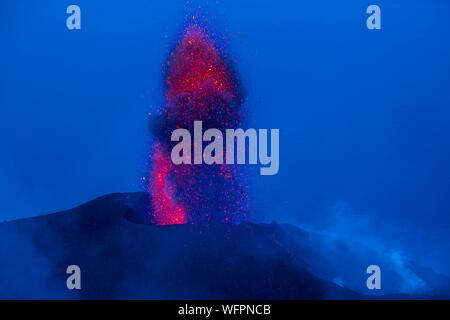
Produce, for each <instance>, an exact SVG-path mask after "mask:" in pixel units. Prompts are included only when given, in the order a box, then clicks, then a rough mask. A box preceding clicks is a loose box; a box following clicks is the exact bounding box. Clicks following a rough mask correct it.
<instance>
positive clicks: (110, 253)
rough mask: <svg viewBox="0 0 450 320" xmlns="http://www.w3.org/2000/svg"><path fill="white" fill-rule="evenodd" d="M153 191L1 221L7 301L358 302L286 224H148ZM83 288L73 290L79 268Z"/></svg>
mask: <svg viewBox="0 0 450 320" xmlns="http://www.w3.org/2000/svg"><path fill="white" fill-rule="evenodd" d="M147 199H148V195H147V194H146V193H118V194H110V195H106V196H103V197H100V198H97V199H95V200H93V201H90V202H88V203H86V204H83V205H81V206H79V207H76V208H74V209H71V210H67V211H63V212H58V213H53V214H49V215H44V216H39V217H33V218H26V219H22V220H16V221H10V222H4V223H1V224H0V260H1V261H2V264H3V265H2V272H1V273H0V297H1V298H14V299H15V298H19V299H22V298H31V299H45V298H52V299H130V298H139V299H326V298H344V299H347V298H358V297H359V295H358V294H357V293H355V292H353V291H351V290H347V289H345V288H342V287H340V286H338V285H336V284H334V283H331V282H328V281H325V280H321V279H320V278H318V277H316V276H314V275H313V274H312V273H311V272H310V271H308V269H307V265H306V264H305V262H304V261H302V259H301V253H300V252H299V251H298V250H299V248H296V246H295V245H293V243H292V241H293V239H294V238H295V239H298V240H300V239H305V238H306V237H307V234H306V233H305V232H303V231H302V230H301V229H298V228H296V227H293V226H290V225H280V224H252V223H242V224H225V223H217V224H203V225H200V224H199V225H194V224H183V225H170V226H161V225H153V224H149V223H148V219H146V206H147V205H146V201H147ZM74 264H75V265H78V266H79V267H80V268H81V283H82V284H81V290H68V289H67V288H66V279H67V277H68V275H67V274H66V269H67V267H68V266H69V265H74Z"/></svg>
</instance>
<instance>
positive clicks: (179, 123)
mask: <svg viewBox="0 0 450 320" xmlns="http://www.w3.org/2000/svg"><path fill="white" fill-rule="evenodd" d="M165 82H166V83H165V84H166V93H165V100H166V102H165V107H164V108H162V109H161V110H159V113H158V115H157V117H156V119H153V121H152V122H151V130H152V132H153V134H154V136H155V138H156V143H155V145H154V146H153V152H152V166H151V169H150V183H149V185H148V191H149V194H150V197H151V201H150V202H151V208H150V217H151V220H152V222H153V223H155V224H159V225H170V224H183V223H210V222H239V221H241V220H242V219H244V218H245V209H244V208H245V203H246V201H245V200H246V195H245V192H244V188H243V185H242V177H241V173H240V172H239V170H238V168H237V166H234V165H226V164H223V165H222V164H213V165H206V164H195V165H194V164H181V165H174V164H173V163H172V161H171V158H170V152H171V150H172V147H173V146H174V144H175V143H173V142H171V140H170V137H171V133H172V132H173V130H175V129H177V128H185V129H187V130H189V131H190V133H191V136H192V137H193V136H194V135H193V127H194V121H198V120H201V121H202V124H203V131H205V130H207V129H208V128H217V129H219V130H221V131H222V132H224V130H225V129H226V128H238V127H239V125H240V123H241V115H242V110H241V109H242V103H243V99H242V96H241V94H240V90H239V85H238V81H237V78H236V76H235V74H234V73H233V72H232V70H231V68H230V67H229V65H228V64H227V63H226V61H225V60H224V58H223V56H222V55H221V53H220V51H219V49H218V48H217V47H216V45H215V43H214V41H213V39H212V38H211V37H210V36H209V35H208V34H207V32H206V30H205V29H204V28H202V27H200V26H198V25H196V24H194V25H190V26H188V27H187V28H186V29H185V30H184V32H183V34H182V37H181V39H180V40H179V42H178V43H177V45H176V47H175V49H174V51H173V52H172V53H171V55H170V57H169V59H168V61H167V65H166V74H165ZM192 154H194V153H193V152H192Z"/></svg>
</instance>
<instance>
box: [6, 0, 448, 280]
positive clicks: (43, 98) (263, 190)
mask: <svg viewBox="0 0 450 320" xmlns="http://www.w3.org/2000/svg"><path fill="white" fill-rule="evenodd" d="M373 3H376V4H378V5H379V6H380V7H381V9H382V30H381V31H369V30H368V29H367V28H366V18H367V15H366V13H365V11H366V8H367V6H368V5H370V4H373ZM70 4H77V5H79V6H80V7H81V11H82V30H79V31H76V30H75V31H69V30H67V28H66V22H65V20H66V18H67V15H66V8H67V6H68V5H70ZM192 15H199V16H200V17H201V18H202V21H204V22H205V23H206V24H207V25H208V26H209V27H210V29H211V31H212V32H214V33H215V35H216V36H217V39H218V41H219V42H220V43H221V44H222V45H223V46H224V47H225V48H226V50H227V51H228V53H229V54H230V56H231V58H232V60H233V62H234V64H235V66H236V68H237V70H238V72H239V74H240V78H241V81H242V84H243V87H244V89H245V95H246V104H245V108H247V109H248V117H249V125H251V126H252V127H255V128H280V135H281V147H280V148H281V156H280V172H279V174H278V175H277V176H273V177H260V176H258V175H257V170H256V169H255V171H254V172H253V173H256V174H252V180H251V183H252V189H251V197H252V207H253V208H254V212H253V220H257V221H271V220H277V221H280V222H290V223H294V224H297V225H300V226H302V227H305V228H308V229H309V230H314V231H316V232H319V233H323V234H328V235H333V237H342V238H346V239H347V240H348V241H354V242H355V243H358V244H361V243H363V244H367V246H368V247H370V248H372V249H373V248H376V249H377V250H380V251H383V252H388V253H389V254H391V255H392V256H393V257H397V258H398V257H399V256H401V257H408V258H413V259H415V260H416V261H419V262H420V263H422V264H423V265H425V266H428V267H431V268H433V269H434V270H435V271H437V272H440V273H442V274H446V275H448V276H450V257H449V252H450V215H449V210H450V200H449V199H450V170H449V163H450V59H449V57H450V2H448V1H447V0H412V1H406V0H396V1H381V0H377V1H374V2H372V1H359V0H351V1H330V0H307V1H298V0H293V1H263V0H258V1H242V0H226V1H225V0H221V1H208V2H206V1H147V0H135V1H131V2H130V1H106V0H96V1H88V0H71V1H66V0H41V1H30V0H28V1H25V0H9V1H2V2H1V4H0V137H1V138H0V152H1V153H0V155H1V157H0V221H2V220H11V219H17V218H23V217H28V216H33V215H40V214H46V213H49V212H53V211H58V210H62V209H67V208H70V207H73V206H76V205H78V204H81V203H83V202H86V201H88V200H90V199H92V198H94V197H97V196H100V195H103V194H106V193H110V192H117V191H134V190H142V183H141V177H143V176H145V174H146V167H147V158H148V152H149V146H150V143H151V137H150V136H149V132H148V130H147V120H148V113H149V112H152V111H155V109H156V108H157V106H158V105H160V104H161V103H163V78H162V69H163V64H164V61H165V59H166V57H167V55H168V53H169V52H170V50H171V49H172V48H173V45H174V42H175V41H176V39H177V35H178V34H179V32H180V31H181V30H182V28H183V25H184V24H185V23H186V21H188V20H189V19H190V18H189V17H191V16H192ZM363 251H364V250H363ZM336 281H337V282H339V281H338V280H336Z"/></svg>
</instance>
